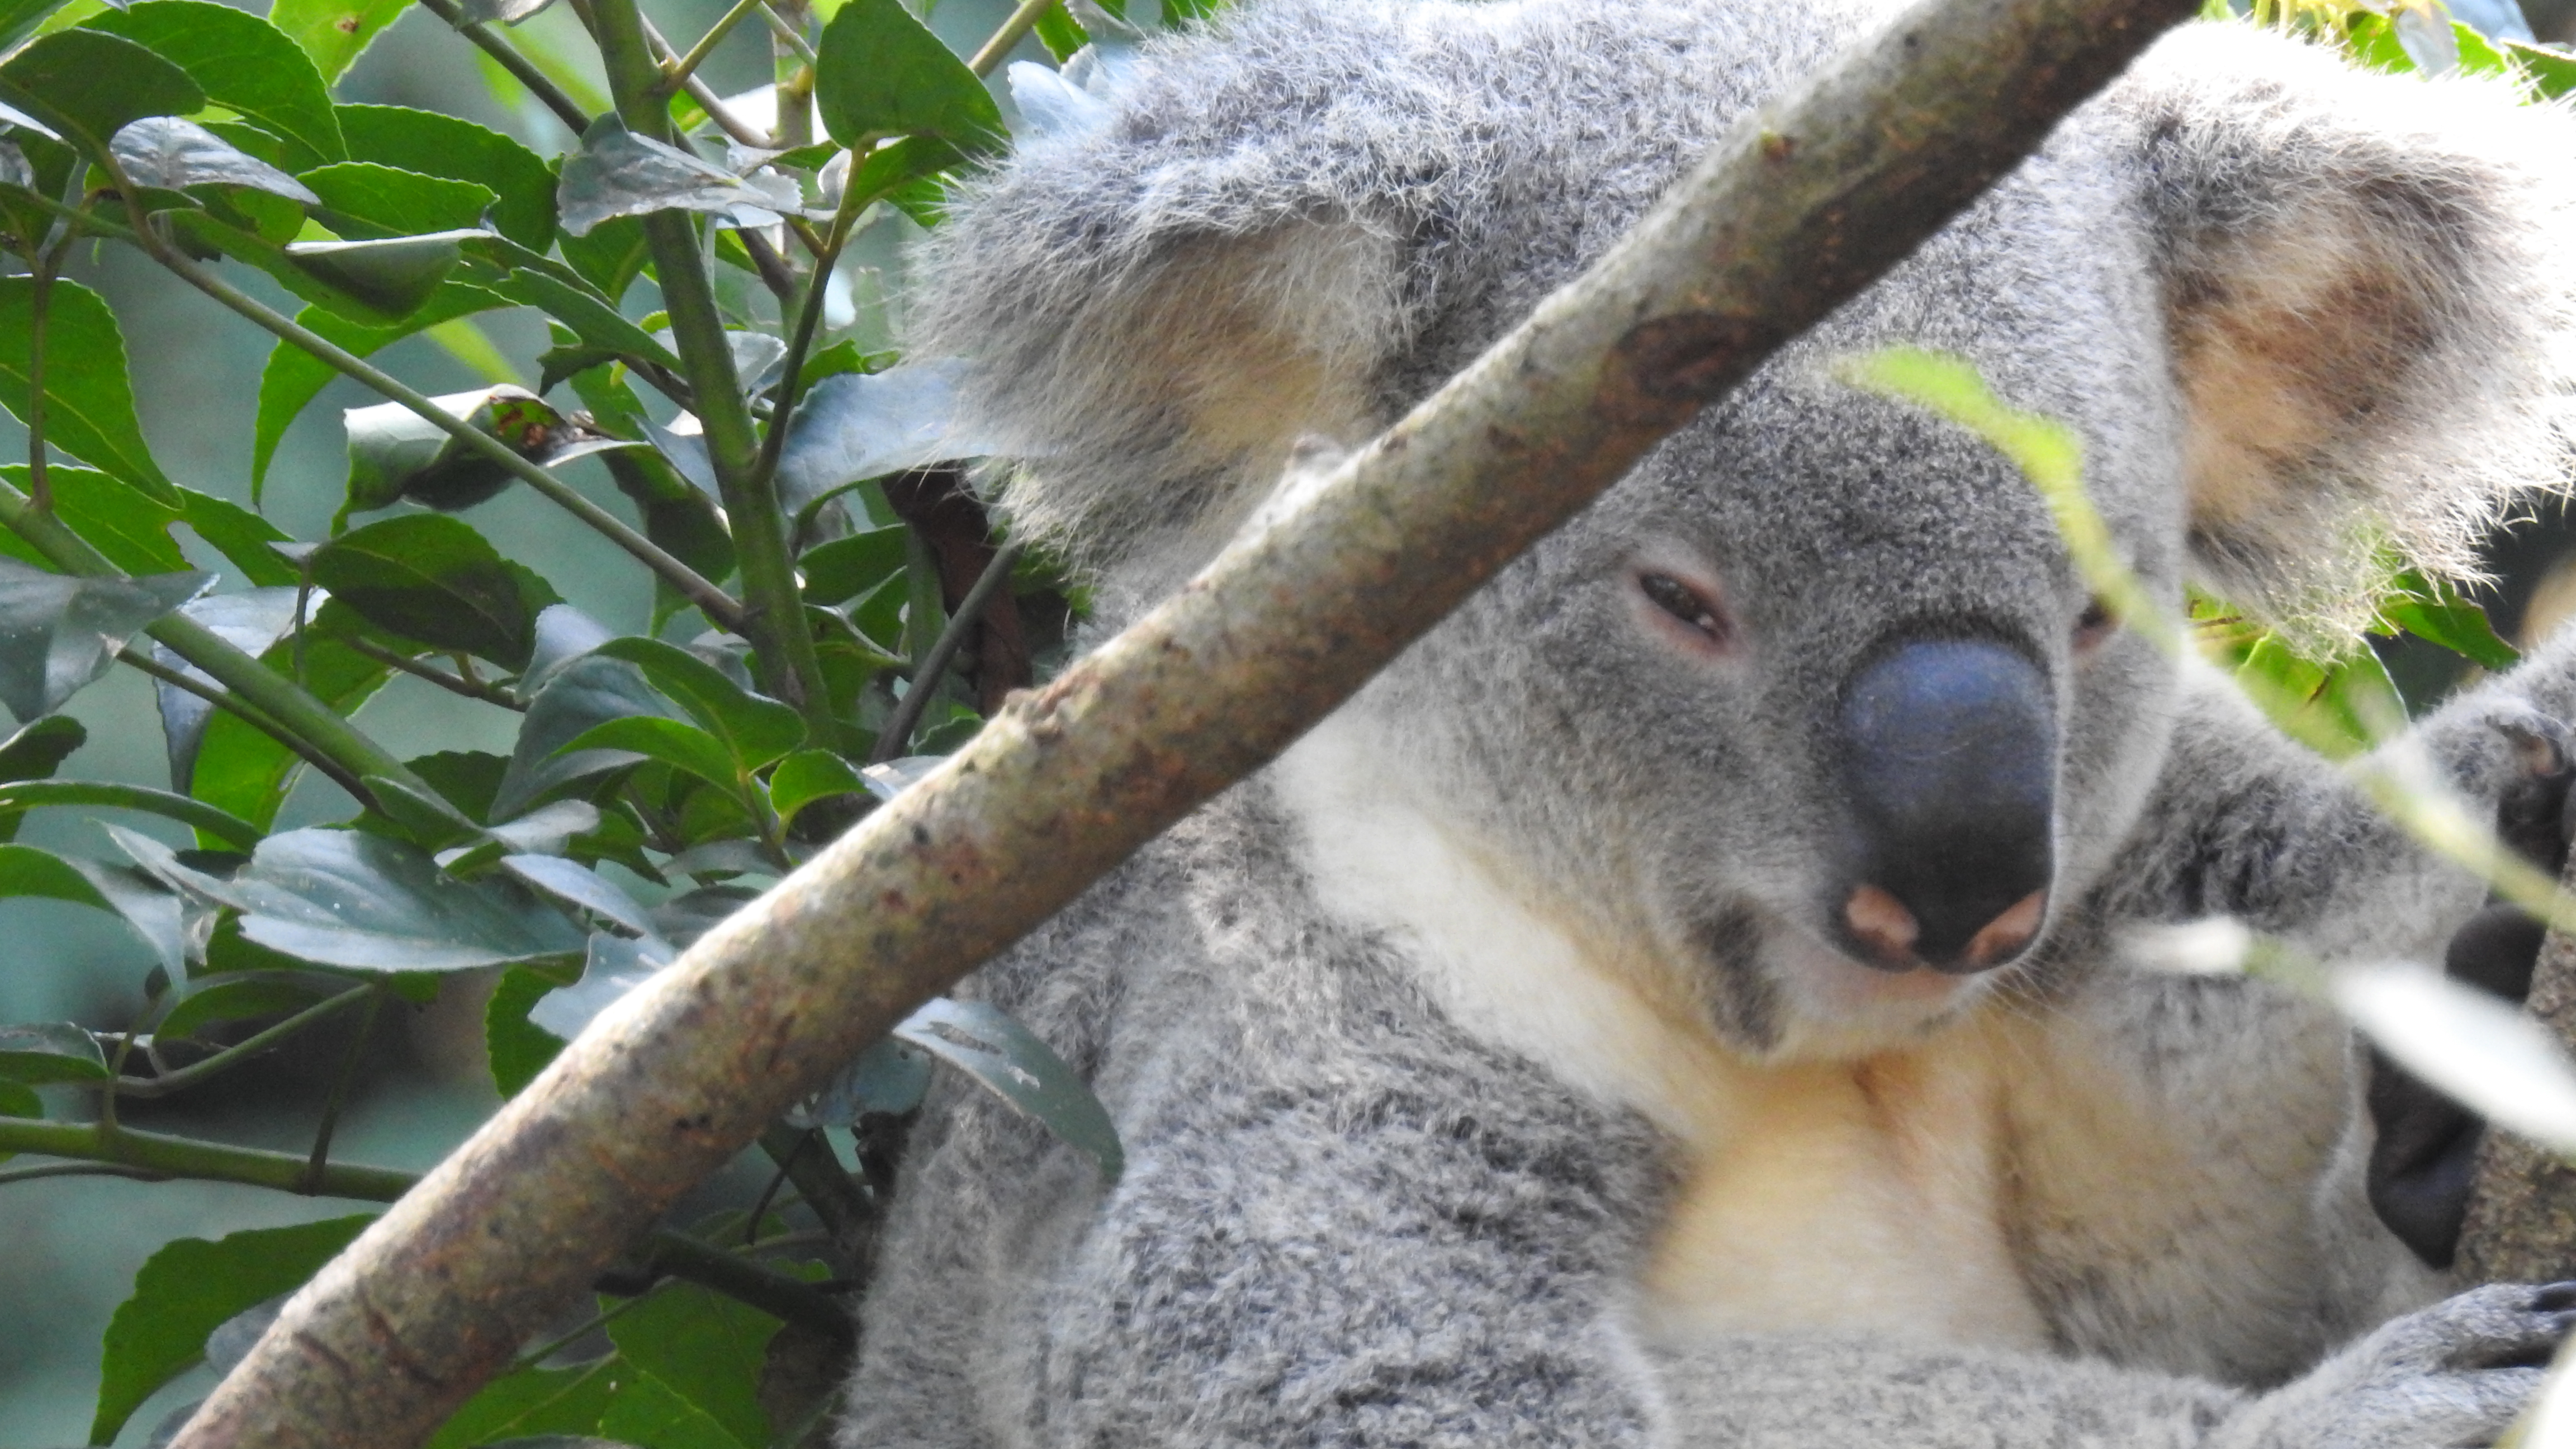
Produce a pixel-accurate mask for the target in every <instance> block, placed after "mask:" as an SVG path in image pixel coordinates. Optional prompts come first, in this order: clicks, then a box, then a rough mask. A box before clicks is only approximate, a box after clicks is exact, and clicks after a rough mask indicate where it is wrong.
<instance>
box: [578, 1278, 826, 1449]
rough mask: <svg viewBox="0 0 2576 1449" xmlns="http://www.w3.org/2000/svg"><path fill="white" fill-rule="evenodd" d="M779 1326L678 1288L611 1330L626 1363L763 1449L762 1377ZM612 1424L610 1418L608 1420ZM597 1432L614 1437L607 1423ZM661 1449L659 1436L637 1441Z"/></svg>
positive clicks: (752, 1448) (706, 1293)
mask: <svg viewBox="0 0 2576 1449" xmlns="http://www.w3.org/2000/svg"><path fill="white" fill-rule="evenodd" d="M782 1326H783V1325H781V1324H780V1323H779V1321H778V1320H777V1319H775V1318H772V1317H770V1316H769V1315H768V1314H766V1313H763V1312H761V1311H760V1310H759V1309H757V1308H753V1307H750V1306H749V1305H747V1304H744V1303H741V1302H739V1301H737V1300H735V1299H732V1298H727V1297H725V1296H724V1295H723V1294H720V1293H717V1292H714V1291H713V1290H711V1289H707V1288H703V1287H700V1286H699V1285H697V1284H695V1283H676V1284H673V1285H672V1286H670V1287H668V1288H665V1289H663V1290H662V1291H661V1292H659V1293H656V1294H654V1295H653V1296H652V1298H651V1299H649V1300H648V1301H646V1302H645V1303H643V1304H642V1305H641V1306H639V1307H637V1308H635V1309H633V1310H632V1311H630V1312H628V1313H627V1314H626V1315H625V1316H623V1317H621V1318H619V1319H617V1320H616V1321H614V1322H612V1323H610V1324H609V1325H608V1337H609V1339H610V1341H611V1342H614V1343H615V1344H616V1345H617V1350H618V1352H619V1353H621V1354H624V1355H625V1357H626V1361H627V1362H628V1363H630V1364H633V1365H634V1366H635V1367H637V1368H639V1369H641V1370H643V1371H644V1372H645V1373H647V1374H650V1375H651V1376H652V1377H653V1378H654V1379H655V1380H656V1381H657V1382H659V1383H660V1384H661V1385H662V1387H664V1388H666V1389H669V1390H670V1391H671V1392H672V1393H673V1394H675V1395H677V1396H678V1397H679V1398H680V1399H682V1400H684V1401H686V1402H687V1403H688V1404H689V1406H690V1407H692V1408H694V1409H697V1410H698V1411H700V1412H701V1413H703V1414H704V1415H705V1416H706V1417H707V1418H709V1419H711V1420H713V1421H714V1422H715V1424H716V1425H717V1426H718V1428H719V1429H720V1431H721V1432H722V1433H724V1434H725V1435H727V1436H728V1437H729V1438H731V1439H732V1440H734V1441H735V1442H737V1443H739V1444H741V1445H743V1446H746V1449H762V1446H764V1445H766V1444H768V1442H769V1437H770V1425H769V1416H768V1415H767V1414H765V1413H763V1412H762V1411H761V1407H760V1374H761V1368H762V1365H763V1364H764V1362H765V1361H766V1359H767V1356H768V1352H769V1340H770V1339H772V1338H774V1337H776V1336H777V1334H778V1330H779V1329H780V1328H781V1327H782ZM616 1417H617V1416H616V1415H615V1414H614V1413H612V1415H611V1419H615V1418H616ZM601 1427H602V1428H603V1429H605V1430H607V1432H610V1433H617V1432H619V1430H618V1429H617V1428H615V1427H612V1425H611V1424H610V1422H609V1421H603V1422H602V1425H601ZM635 1437H636V1438H637V1439H638V1441H639V1442H642V1443H648V1444H655V1445H659V1444H660V1443H662V1440H661V1438H660V1437H658V1436H652V1435H643V1434H638V1435H636V1436H635Z"/></svg>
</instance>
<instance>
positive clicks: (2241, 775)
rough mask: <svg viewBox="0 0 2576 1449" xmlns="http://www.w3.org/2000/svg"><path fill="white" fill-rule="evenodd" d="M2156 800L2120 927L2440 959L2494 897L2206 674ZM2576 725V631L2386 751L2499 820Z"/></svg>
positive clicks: (2128, 873) (2179, 725)
mask: <svg viewBox="0 0 2576 1449" xmlns="http://www.w3.org/2000/svg"><path fill="white" fill-rule="evenodd" d="M2186 677H2187V687H2186V690H2185V694H2184V702H2183V705H2182V713H2181V716H2180V718H2179V719H2178V721H2177V722H2176V726H2175V730H2174V740H2173V746H2172V750H2171V753H2170V754H2169V755H2168V757H2167V759H2166V763H2165V767H2164V770H2163V773H2162V774H2161V776H2160V777H2159V779H2158V781H2157V785H2156V788H2155V793H2154V795H2153V797H2152V798H2151V799H2150V801H2149V803H2148V806H2147V809H2146V811H2145V812H2144V814H2143V815H2142V816H2141V818H2140V820H2139V823H2138V825H2137V827H2136V829H2135V830H2134V831H2133V832H2132V834H2131V836H2130V839H2129V843H2128V846H2127V848H2126V849H2124V850H2123V851H2122V852H2121V856H2120V859H2121V861H2122V862H2123V865H2122V869H2121V871H2120V872H2119V874H2118V877H2117V878H2116V879H2114V880H2112V881H2110V882H2109V883H2107V885H2106V887H2105V890H2104V895H2105V903H2106V905H2107V907H2108V909H2107V911H2106V913H2105V914H2106V916H2107V918H2108V919H2111V920H2115V921H2117V920H2133V921H2184V920H2191V919H2195V918H2197V917H2201V916H2211V915H2229V916H2235V917H2237V918H2238V919H2240V920H2243V921H2244V922H2245V923H2246V924H2248V925H2250V926H2252V927H2254V928H2255V929H2257V930H2261V931H2266V932H2270V933H2272V934H2275V935H2279V936H2283V937H2286V938H2288V939H2290V940H2292V941H2294V942H2296V943H2298V944H2300V945H2302V946H2304V947H2306V948H2307V949H2309V950H2311V951H2314V952H2316V953H2317V954H2319V955H2322V956H2325V957H2327V958H2329V959H2332V958H2352V957H2360V956H2367V957H2374V958H2379V959H2387V958H2391V957H2398V958H2406V959H2413V960H2420V961H2431V962H2438V961H2440V960H2441V959H2442V952H2443V946H2444V943H2445V942H2446V941H2447V940H2448V939H2449V937H2450V935H2451V933H2452V932H2453V931H2454V930H2456V929H2458V928H2459V926H2460V924H2461V923H2462V922H2463V921H2465V920H2467V919H2468V917H2469V915H2470V914H2471V913H2472V912H2474V911H2475V910H2476V909H2477V907H2478V903H2479V901H2480V900H2481V899H2482V896H2483V888H2482V887H2481V885H2480V884H2479V882H2478V881H2477V880H2476V879H2474V878H2473V877H2472V876H2470V875H2469V873H2468V872H2466V871H2465V870H2463V869H2461V868H2460V867H2458V866H2455V865H2452V864H2450V863H2449V862H2447V861H2444V860H2441V859H2439V858H2437V857H2436V856H2434V855H2433V853H2432V852H2430V851H2429V850H2427V849H2425V848H2424V847H2423V846H2421V845H2419V844H2417V843H2416V842H2415V840H2414V839H2413V838H2412V837H2410V836H2409V835H2407V834H2406V832H2405V831H2403V830H2401V829H2400V828H2399V827H2398V826H2396V825H2395V824H2394V823H2392V822H2390V821H2389V820H2388V819H2387V817H2386V816H2385V815H2383V814H2382V813H2381V812H2380V811H2379V809H2378V808H2377V807H2376V806H2374V805H2373V804H2372V803H2371V802H2370V800H2369V799H2368V797H2367V796H2365V795H2364V794H2363V792H2362V791H2361V789H2360V788H2359V787H2358V786H2356V785H2355V784H2354V783H2353V781H2352V779H2351V777H2350V776H2349V775H2348V774H2347V773H2346V771H2345V770H2344V769H2343V768H2342V767H2340V766H2337V765H2335V764H2333V763H2331V762H2329V761H2326V760H2324V759H2321V758H2320V757H2318V756H2317V755H2316V754H2315V753H2314V752H2312V751H2310V750H2308V749H2306V748H2305V747H2303V746H2301V745H2299V744H2297V743H2296V742H2294V741H2292V740H2290V739H2288V738H2287V737H2285V736H2283V735H2282V734H2281V733H2280V731H2278V730H2277V729H2274V728H2273V727H2272V726H2271V725H2270V724H2269V723H2268V722H2266V721H2265V720H2263V719H2262V718H2261V717H2260V716H2259V715H2258V714H2257V713H2256V712H2255V710H2254V709H2253V707H2252V706H2251V705H2250V704H2248V703H2247V702H2246V701H2245V700H2244V698H2243V697H2242V696H2241V695H2239V694H2237V693H2236V692H2235V691H2234V690H2233V689H2231V688H2229V687H2228V686H2227V684H2226V682H2225V681H2224V680H2222V679H2219V678H2218V677H2217V676H2216V675H2215V674H2214V672H2212V671H2209V670H2207V669H2206V668H2204V667H2202V666H2197V665H2194V666H2191V667H2190V669H2189V670H2188V671H2187V676H2186ZM2570 719H2576V632H2570V633H2568V634H2562V635H2561V636H2559V637H2558V638H2556V639H2553V640H2552V641H2550V643H2549V644H2548V645H2546V646H2545V647H2543V648H2541V649H2539V650H2537V651H2535V652H2534V653H2533V655H2532V656H2531V657H2530V658H2529V659H2528V660H2526V661H2525V662H2524V663H2523V664H2521V665H2520V666H2518V667H2517V668H2515V669H2514V670H2512V671H2511V672H2510V673H2507V674H2505V675H2504V676H2502V677H2500V678H2497V679H2493V680H2490V681H2488V682H2486V683H2485V684H2482V685H2480V686H2478V687H2476V688H2474V689H2471V690H2468V691H2465V692H2463V693H2462V694H2461V695H2460V696H2459V697H2458V698H2457V699H2455V700H2453V701H2451V702H2450V703H2448V704H2446V705H2444V706H2443V707H2442V708H2441V709H2440V710H2438V711H2437V712H2435V713H2434V714H2433V715H2432V716H2431V717H2430V718H2428V719H2426V720H2425V721H2423V722H2422V723H2421V724H2420V725H2418V726H2417V727H2416V728H2415V729H2414V730H2413V731H2412V732H2411V734H2410V735H2409V737H2407V738H2406V739H2403V740H2400V741H2398V742H2396V743H2395V744H2392V745H2389V746H2387V747H2385V749H2386V750H2389V751H2408V752H2414V751H2421V752H2422V757H2423V759H2424V760H2425V761H2426V762H2427V763H2429V765H2430V768H2429V769H2427V770H2424V771H2421V772H2420V773H2421V774H2423V775H2424V776H2425V777H2426V778H2428V779H2430V780H2433V781H2435V782H2437V783H2438V784H2440V785H2442V786H2443V787H2445V788H2448V789H2449V790H2451V791H2452V792H2454V794H2455V795H2456V796H2457V797H2458V798H2459V799H2460V801H2461V802H2462V803H2463V804H2464V805H2465V807H2466V808H2467V809H2468V811H2469V813H2470V814H2471V815H2472V816H2473V817H2474V818H2477V819H2480V820H2484V821H2492V820H2494V819H2495V818H2496V813H2497V808H2498V804H2499V802H2500V801H2502V800H2503V799H2504V798H2505V797H2506V795H2507V794H2508V792H2510V791H2512V790H2514V789H2515V788H2516V787H2517V786H2519V785H2522V784H2524V783H2525V782H2527V781H2529V780H2530V779H2531V778H2532V767H2533V759H2534V755H2533V750H2532V745H2533V742H2534V741H2536V740H2541V739H2558V738H2563V737H2564V733H2565V722H2566V721H2568V720H2570Z"/></svg>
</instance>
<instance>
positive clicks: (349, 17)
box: [268, 0, 410, 81]
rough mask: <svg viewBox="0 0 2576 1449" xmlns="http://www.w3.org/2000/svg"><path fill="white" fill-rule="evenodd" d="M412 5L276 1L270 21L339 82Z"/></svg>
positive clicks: (390, 0) (402, 1) (384, 0)
mask: <svg viewBox="0 0 2576 1449" xmlns="http://www.w3.org/2000/svg"><path fill="white" fill-rule="evenodd" d="M408 8H410V7H409V5H408V4H407V0H274V3H273V4H271V5H270V6H269V7H268V23H269V24H271V25H274V26H276V27H277V28H278V29H280V30H282V31H284V32H286V38H287V39H289V40H292V41H294V42H295V43H296V45H298V46H299V47H301V48H302V49H303V51H304V53H305V54H306V55H307V56H310V57H311V58H312V60H313V68H314V69H315V70H318V71H320V72H321V73H322V79H323V80H325V81H335V80H338V79H339V78H340V72H342V71H344V70H347V69H348V68H349V63H350V62H351V61H354V60H356V59H357V58H358V53H359V52H360V51H363V50H365V49H366V48H367V44H368V42H370V41H372V40H374V39H375V38H376V34H377V32H379V31H381V30H383V29H384V28H385V27H386V26H388V25H391V24H392V23H393V22H394V21H395V20H396V19H398V18H400V17H401V15H402V13H403V11H404V10H406V9H408Z"/></svg>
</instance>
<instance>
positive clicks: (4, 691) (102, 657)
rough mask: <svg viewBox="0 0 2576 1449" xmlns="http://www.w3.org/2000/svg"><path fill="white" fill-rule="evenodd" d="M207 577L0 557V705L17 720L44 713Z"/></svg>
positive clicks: (80, 686)
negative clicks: (79, 568) (40, 564)
mask: <svg viewBox="0 0 2576 1449" xmlns="http://www.w3.org/2000/svg"><path fill="white" fill-rule="evenodd" d="M214 579H215V576H214V575H212V574H204V573H185V574H152V575H147V576H145V577H143V578H137V579H105V578H100V579H86V578H68V577H65V576H64V575H61V574H49V573H44V572H41V571H39V570H36V569H32V568H29V567H28V566H27V565H25V564H22V563H20V562H18V561H17V560H15V559H8V558H0V704H5V705H7V706H8V707H9V709H10V711H11V712H12V713H14V714H16V715H17V716H18V718H19V720H20V721H21V722H22V723H23V722H27V721H32V720H36V719H39V718H41V717H43V716H45V715H49V714H52V713H53V712H54V711H55V710H57V709H60V708H61V707H62V705H63V701H65V700H67V699H70V698H71V697H72V696H73V695H74V694H76V693H78V692H79V691H80V690H81V689H83V688H85V687H86V686H88V685H89V684H90V683H91V682H93V681H95V680H96V679H98V677H99V676H101V675H103V674H105V673H107V671H108V669H109V668H110V667H111V666H113V665H114V663H115V660H116V651H117V650H118V649H121V648H123V647H124V645H125V641H126V640H128V639H131V638H132V637H134V635H136V634H137V633H140V632H141V631H142V630H143V628H144V626H146V625H148V624H150V623H151V622H152V621H153V620H155V619H158V618H160V617H161V616H162V615H164V614H166V613H169V612H170V611H171V610H172V609H175V608H177V607H178V606H179V605H181V604H183V603H186V602H187V601H188V600H190V599H192V598H195V597H196V596H197V595H198V594H200V593H203V592H204V591H205V589H206V587H207V586H208V585H210V584H212V583H213V582H214Z"/></svg>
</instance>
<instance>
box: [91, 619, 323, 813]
mask: <svg viewBox="0 0 2576 1449" xmlns="http://www.w3.org/2000/svg"><path fill="white" fill-rule="evenodd" d="M116 662H117V663H119V664H123V665H126V666H127V667H129V668H132V669H135V670H138V671H140V672H141V673H144V674H148V675H150V676H152V677H153V678H154V679H157V680H159V681H161V682H162V683H163V684H166V685H168V686H170V687H171V688H172V689H176V690H180V691H182V692H184V693H187V694H193V695H195V696H196V697H197V698H199V699H202V700H204V701H205V702H206V703H208V704H211V705H213V706H214V707H215V708H217V709H220V710H222V711H224V712H225V713H226V714H230V715H235V716H238V717H239V718H240V719H241V721H242V722H243V723H244V724H247V725H249V726H250V727H251V728H253V729H256V730H258V731H259V732H260V733H262V734H264V735H267V736H268V737H269V738H270V739H273V740H275V741H277V742H278V743H279V744H281V745H284V746H286V747H287V748H288V749H290V750H292V751H294V752H295V754H296V757H297V758H299V759H301V760H303V761H304V763H306V764H308V765H311V766H312V767H313V768H315V769H317V770H320V771H321V772H322V773H323V774H325V775H328V776H329V777H330V778H331V783H333V784H335V785H338V786H339V787H340V788H341V789H343V790H346V791H348V792H349V793H350V794H352V795H355V796H356V797H358V798H359V799H361V800H365V799H368V798H370V797H369V794H368V792H367V790H366V789H365V788H364V787H362V786H361V785H360V784H359V783H358V777H357V776H356V775H353V774H351V773H349V771H348V769H347V768H346V767H345V766H343V765H342V764H341V763H340V762H339V761H337V760H335V759H333V758H331V757H330V756H329V755H327V754H325V753H323V752H322V751H321V750H320V749H317V748H316V747H314V746H313V745H312V744H311V743H309V742H308V741H306V740H304V739H303V738H302V737H300V736H298V735H297V734H296V733H295V731H293V730H290V729H288V728H287V727H286V726H284V725H282V724H279V723H278V722H277V721H275V720H273V719H270V718H269V717H268V716H267V715H265V714H262V713H261V712H260V711H259V710H258V709H257V708H255V707H253V706H252V705H250V704H248V703H245V702H244V701H243V700H242V699H241V697H240V696H238V695H236V694H233V693H232V692H231V691H229V690H222V689H216V688H214V687H213V686H211V685H207V684H203V683H200V682H198V681H197V680H194V679H190V678H189V677H188V675H187V671H185V670H180V669H173V668H171V667H170V666H169V665H166V664H164V663H162V662H161V661H160V660H158V659H155V658H153V657H152V656H151V655H149V654H146V653H144V652H143V651H142V650H140V649H136V648H134V647H132V646H131V645H129V646H127V647H125V648H123V649H119V650H117V651H116Z"/></svg>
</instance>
